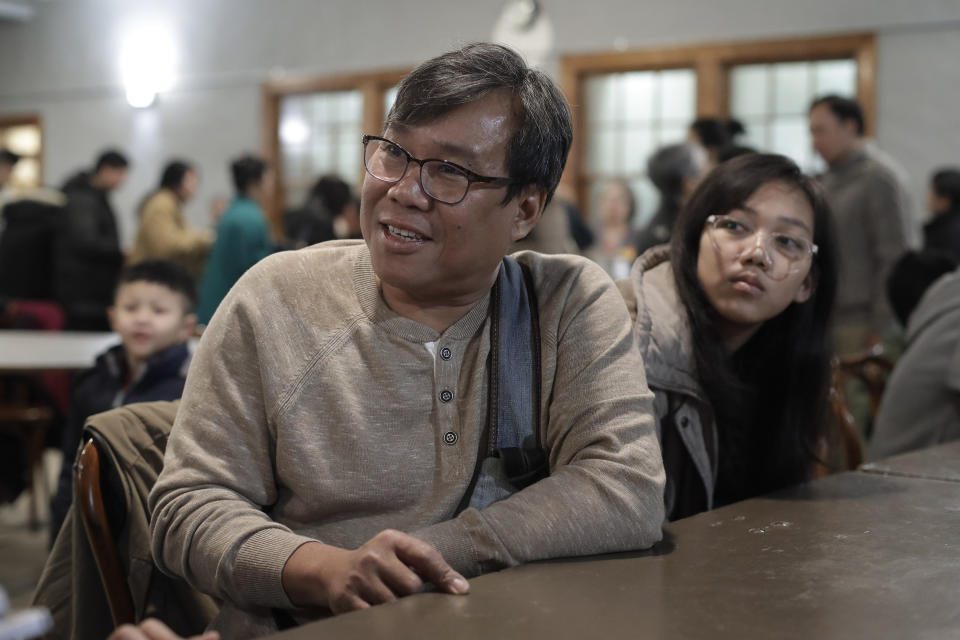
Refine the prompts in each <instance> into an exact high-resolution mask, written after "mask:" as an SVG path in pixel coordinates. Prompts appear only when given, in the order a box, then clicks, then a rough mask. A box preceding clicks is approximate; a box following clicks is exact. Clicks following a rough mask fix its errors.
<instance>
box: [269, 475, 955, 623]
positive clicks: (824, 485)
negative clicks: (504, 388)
mask: <svg viewBox="0 0 960 640" xmlns="http://www.w3.org/2000/svg"><path fill="white" fill-rule="evenodd" d="M954 461H955V462H958V463H960V460H958V458H956V457H954ZM665 534H666V535H665V538H664V541H663V542H661V543H660V544H658V545H657V546H656V547H654V549H653V550H651V551H649V552H646V553H632V554H618V555H612V556H599V557H592V558H585V559H572V560H562V561H554V562H548V563H540V564H532V565H527V566H523V567H519V568H516V569H510V570H506V571H502V572H499V573H494V574H489V575H486V576H481V577H479V578H476V579H474V580H471V593H470V595H468V596H461V597H456V596H448V595H441V594H423V595H417V596H413V597H409V598H404V599H401V600H399V601H397V602H395V603H391V604H387V605H381V606H378V607H373V608H371V609H368V610H365V611H359V612H355V613H351V614H348V615H342V616H337V617H335V618H331V619H328V620H321V621H318V622H314V623H311V624H308V625H305V626H303V627H301V628H299V629H294V630H291V631H287V632H284V633H279V634H275V635H274V636H271V637H273V638H277V639H278V640H280V639H282V640H299V639H303V640H306V639H308V638H309V639H314V638H342V639H352V638H358V639H359V638H411V639H413V638H416V639H418V640H420V639H431V638H443V639H444V640H447V639H449V638H456V639H457V640H470V639H478V640H479V639H481V638H482V639H484V640H486V639H490V638H497V639H500V638H508V639H509V638H517V639H521V638H522V639H523V640H535V639H539V638H544V639H546V638H549V639H551V640H553V639H556V638H711V639H712V638H721V639H722V638H736V639H738V640H743V639H749V638H764V639H767V638H844V639H850V638H898V639H900V638H925V639H932V638H958V637H960V484H957V483H952V482H942V481H937V480H930V479H924V478H912V477H911V478H907V477H895V476H884V475H880V474H876V473H863V472H852V473H844V474H839V475H835V476H830V477H827V478H823V479H821V480H817V481H815V482H812V483H810V484H809V485H806V486H803V487H799V488H796V489H791V490H787V491H783V492H780V493H777V494H774V495H772V496H770V497H764V498H757V499H753V500H747V501H744V502H741V503H738V504H734V505H730V506H728V507H725V508H722V509H717V510H715V511H712V512H708V513H703V514H700V515H698V516H694V517H692V518H687V519H685V520H681V521H678V522H675V523H672V524H670V525H668V526H667V527H666V530H665Z"/></svg>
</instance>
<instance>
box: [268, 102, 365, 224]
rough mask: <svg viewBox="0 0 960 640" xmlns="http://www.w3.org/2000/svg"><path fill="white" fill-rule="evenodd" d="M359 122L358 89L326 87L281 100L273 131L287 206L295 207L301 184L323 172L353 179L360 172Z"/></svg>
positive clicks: (361, 111) (361, 110)
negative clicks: (319, 90) (312, 92)
mask: <svg viewBox="0 0 960 640" xmlns="http://www.w3.org/2000/svg"><path fill="white" fill-rule="evenodd" d="M362 121H363V94H362V93H361V92H359V91H328V92H323V93H314V94H306V95H295V96H286V97H284V98H283V99H282V100H281V103H280V126H279V129H280V130H279V131H278V134H279V140H280V153H281V157H282V158H283V184H284V187H285V193H284V200H285V202H286V203H287V206H299V205H300V204H301V202H300V200H302V192H303V189H305V188H307V187H308V186H309V185H310V184H311V183H312V182H313V181H314V180H315V179H316V178H317V177H318V176H320V175H322V174H324V173H334V174H337V175H339V176H340V177H342V178H344V179H345V180H347V181H348V182H351V181H353V179H354V178H355V176H357V175H358V173H359V171H360V170H359V169H358V167H359V166H360V135H361V133H362V132H361V130H360V128H361V122H362Z"/></svg>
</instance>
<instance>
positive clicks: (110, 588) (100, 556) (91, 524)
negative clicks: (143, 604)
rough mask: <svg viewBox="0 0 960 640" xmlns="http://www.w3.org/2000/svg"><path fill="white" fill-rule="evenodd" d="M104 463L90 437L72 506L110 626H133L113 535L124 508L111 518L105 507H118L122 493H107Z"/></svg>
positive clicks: (130, 600)
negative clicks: (100, 585) (93, 564)
mask: <svg viewBox="0 0 960 640" xmlns="http://www.w3.org/2000/svg"><path fill="white" fill-rule="evenodd" d="M107 460H108V458H107V457H106V456H104V455H101V452H100V450H99V449H98V448H97V443H96V439H95V438H91V439H90V440H88V441H87V443H86V444H85V445H84V446H83V449H81V451H80V457H79V459H78V462H77V466H76V470H75V477H74V486H75V487H76V490H75V492H76V495H75V506H76V509H77V511H78V512H79V515H80V519H81V521H82V522H83V528H84V530H85V531H86V533H87V539H88V540H89V541H90V547H91V550H92V551H93V557H94V561H95V562H96V564H97V570H98V572H99V573H100V580H101V582H102V583H103V589H104V592H105V593H106V596H107V604H109V606H110V614H111V616H112V618H113V624H114V627H119V626H120V625H122V624H133V623H134V622H135V621H136V620H135V616H134V607H133V596H132V595H131V593H130V585H129V584H128V583H127V577H126V572H125V571H124V567H123V561H122V560H121V557H120V553H119V551H118V549H117V543H116V536H115V532H117V531H119V529H120V528H121V526H122V521H121V522H118V519H119V518H120V517H122V516H118V515H116V514H122V513H123V512H125V511H126V505H125V504H121V505H119V506H120V507H122V509H120V510H117V509H116V508H114V509H113V512H112V513H113V514H114V515H113V517H111V513H110V512H108V510H107V507H106V506H105V505H106V504H111V505H118V503H117V501H118V500H119V501H120V502H123V501H124V499H123V494H122V493H120V494H119V495H115V494H116V492H114V491H110V488H109V486H110V483H109V475H110V473H111V471H112V470H111V469H110V468H109V462H107ZM105 489H106V491H105ZM105 496H106V501H105V499H104V498H105ZM111 521H112V522H111Z"/></svg>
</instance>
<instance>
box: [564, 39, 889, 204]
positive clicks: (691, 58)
mask: <svg viewBox="0 0 960 640" xmlns="http://www.w3.org/2000/svg"><path fill="white" fill-rule="evenodd" d="M838 58H853V59H854V60H856V62H857V100H858V101H859V102H860V106H861V107H862V108H863V115H864V120H865V128H866V131H865V133H866V135H872V133H873V130H874V123H875V113H876V102H875V94H876V90H875V83H876V38H875V37H874V35H873V34H870V33H854V34H848V35H842V36H833V37H818V38H795V39H788V40H764V41H746V42H723V43H712V44H703V45H697V46H689V47H671V48H660V49H638V50H634V51H623V52H609V53H592V54H585V55H570V56H565V57H563V58H562V59H561V63H560V64H561V67H560V68H561V85H562V87H563V90H564V93H566V95H567V99H568V100H569V101H570V104H571V105H572V118H573V140H574V142H573V147H572V148H571V150H570V157H569V159H568V161H567V167H566V171H564V176H563V182H564V183H566V184H568V185H569V186H570V187H572V188H573V189H574V192H575V193H576V194H577V199H578V201H579V203H580V204H581V210H583V208H582V206H583V204H584V202H585V197H584V196H585V192H586V175H585V172H584V164H585V152H586V145H585V143H584V141H585V139H586V129H587V117H586V114H585V113H584V104H585V102H586V100H585V98H586V96H585V90H584V88H585V86H586V80H587V78H589V77H590V76H592V75H597V74H602V73H622V72H627V71H659V70H665V69H690V68H692V69H693V70H694V72H695V73H696V76H697V117H700V118H705V117H726V116H728V115H729V86H728V84H729V77H730V69H731V68H732V67H734V66H736V65H741V64H763V63H776V62H791V61H800V60H811V61H813V60H832V59H838Z"/></svg>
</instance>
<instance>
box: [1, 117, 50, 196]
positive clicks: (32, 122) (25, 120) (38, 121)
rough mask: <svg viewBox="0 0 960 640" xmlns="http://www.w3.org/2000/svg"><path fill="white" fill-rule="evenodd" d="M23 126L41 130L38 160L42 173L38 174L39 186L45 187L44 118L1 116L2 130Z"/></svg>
mask: <svg viewBox="0 0 960 640" xmlns="http://www.w3.org/2000/svg"><path fill="white" fill-rule="evenodd" d="M23 125H28V126H35V127H37V128H38V129H39V130H40V150H39V151H38V152H37V159H38V161H39V164H40V171H39V173H38V174H37V184H38V185H39V186H41V187H42V186H43V185H44V184H45V182H44V180H43V174H44V171H43V165H44V162H43V152H44V147H45V144H44V132H43V118H42V117H41V116H40V115H38V114H31V113H23V114H12V115H0V129H7V128H9V127H19V126H23Z"/></svg>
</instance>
